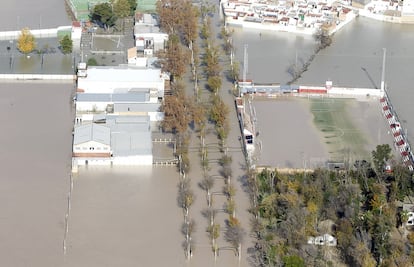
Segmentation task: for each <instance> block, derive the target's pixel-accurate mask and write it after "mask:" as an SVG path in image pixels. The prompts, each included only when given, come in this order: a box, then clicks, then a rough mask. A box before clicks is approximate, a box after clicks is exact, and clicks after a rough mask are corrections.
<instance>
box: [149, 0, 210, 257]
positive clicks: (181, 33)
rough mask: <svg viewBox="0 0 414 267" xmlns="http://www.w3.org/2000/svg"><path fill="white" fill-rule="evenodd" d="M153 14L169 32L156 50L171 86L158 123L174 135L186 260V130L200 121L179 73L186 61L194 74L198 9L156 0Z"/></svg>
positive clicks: (189, 195)
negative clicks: (165, 44) (164, 48)
mask: <svg viewBox="0 0 414 267" xmlns="http://www.w3.org/2000/svg"><path fill="white" fill-rule="evenodd" d="M157 13H158V14H159V18H160V26H161V28H162V29H163V31H164V32H166V33H168V35H169V39H168V42H167V46H166V50H165V51H164V52H161V53H159V54H158V57H159V58H160V59H161V60H160V63H161V67H162V70H163V71H164V72H167V73H169V74H170V87H171V95H167V96H165V98H164V102H163V105H162V108H161V110H162V111H163V112H164V120H163V122H162V124H161V126H162V128H163V130H164V131H169V132H172V133H174V134H175V137H176V144H177V149H176V156H177V158H178V159H179V163H178V168H179V172H180V182H179V184H178V196H177V202H178V205H179V207H180V208H182V210H183V214H184V222H183V225H182V228H181V231H182V234H183V235H184V241H183V244H182V245H183V248H184V252H185V255H186V257H187V259H189V258H190V257H191V256H192V253H193V249H194V245H193V243H194V241H193V239H192V234H193V233H194V230H195V221H194V220H193V219H191V218H190V207H191V205H192V204H193V202H194V199H195V195H194V192H193V190H192V188H191V180H190V178H189V177H188V175H187V174H188V172H189V170H190V159H189V156H188V146H189V141H190V133H189V131H188V129H189V125H190V124H191V123H193V124H196V125H200V124H201V123H202V121H203V119H202V113H203V111H202V110H200V108H199V107H198V106H197V105H195V103H194V100H193V99H191V98H189V97H187V95H186V85H185V82H184V81H183V76H184V75H185V74H186V72H187V70H188V65H189V64H190V63H191V66H192V72H193V74H194V75H195V74H196V70H195V69H194V66H195V64H196V63H195V62H196V59H197V58H198V55H197V53H198V52H197V49H196V47H197V45H196V39H197V32H198V22H197V21H198V16H199V12H198V10H197V9H196V8H195V7H194V6H193V5H192V2H191V1H189V0H160V1H157Z"/></svg>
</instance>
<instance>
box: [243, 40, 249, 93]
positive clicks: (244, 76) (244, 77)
mask: <svg viewBox="0 0 414 267" xmlns="http://www.w3.org/2000/svg"><path fill="white" fill-rule="evenodd" d="M248 60H249V59H248V55H247V44H245V45H244V60H243V83H244V85H245V84H246V75H247V67H248Z"/></svg>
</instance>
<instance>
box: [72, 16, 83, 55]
mask: <svg viewBox="0 0 414 267" xmlns="http://www.w3.org/2000/svg"><path fill="white" fill-rule="evenodd" d="M81 36H82V25H81V23H80V22H79V21H74V22H72V31H71V36H70V37H71V39H72V43H73V50H79V49H80V43H81Z"/></svg>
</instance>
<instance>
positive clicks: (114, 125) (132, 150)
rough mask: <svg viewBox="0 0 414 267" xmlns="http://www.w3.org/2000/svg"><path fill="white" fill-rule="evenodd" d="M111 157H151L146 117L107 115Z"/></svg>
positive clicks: (149, 129)
mask: <svg viewBox="0 0 414 267" xmlns="http://www.w3.org/2000/svg"><path fill="white" fill-rule="evenodd" d="M106 125H107V126H108V127H110V129H111V149H112V154H113V156H115V157H116V156H133V155H152V138H151V128H150V119H149V117H148V116H117V115H108V116H107V119H106Z"/></svg>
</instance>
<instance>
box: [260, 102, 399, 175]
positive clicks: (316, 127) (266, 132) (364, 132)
mask: <svg viewBox="0 0 414 267" xmlns="http://www.w3.org/2000/svg"><path fill="white" fill-rule="evenodd" d="M253 105H254V108H255V110H256V117H257V131H258V132H259V136H258V140H259V142H260V143H261V145H260V148H261V150H260V152H259V153H258V165H262V166H272V167H278V168H316V167H322V166H326V162H328V161H335V162H353V161H355V160H357V159H361V158H365V159H367V158H369V157H370V153H371V151H372V150H374V149H375V147H376V145H378V144H384V143H388V144H390V145H391V146H392V145H393V143H392V141H393V139H392V136H391V135H390V134H389V129H388V128H387V124H386V122H385V119H384V118H383V117H382V114H381V110H380V106H379V101H376V100H367V101H358V100H355V99H335V98H286V99H279V100H255V101H253Z"/></svg>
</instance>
